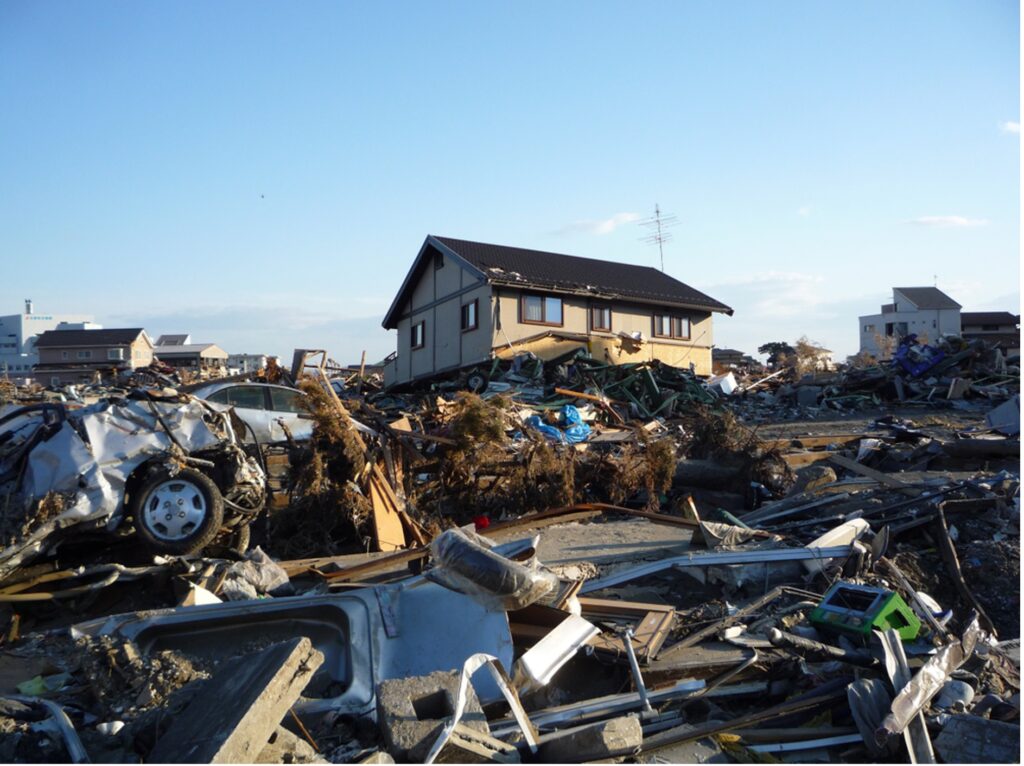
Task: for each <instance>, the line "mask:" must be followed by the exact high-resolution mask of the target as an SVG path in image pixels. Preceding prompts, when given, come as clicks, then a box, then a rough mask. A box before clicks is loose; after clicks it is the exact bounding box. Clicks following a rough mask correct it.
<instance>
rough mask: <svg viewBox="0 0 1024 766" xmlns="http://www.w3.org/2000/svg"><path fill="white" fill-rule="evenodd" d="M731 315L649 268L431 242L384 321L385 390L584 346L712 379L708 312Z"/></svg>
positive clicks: (614, 358) (604, 355)
mask: <svg viewBox="0 0 1024 766" xmlns="http://www.w3.org/2000/svg"><path fill="white" fill-rule="evenodd" d="M715 313H723V314H729V315H731V314H732V313H733V312H732V309H731V308H729V307H728V306H726V305H725V304H724V303H720V302H719V301H716V300H715V299H714V298H711V297H710V296H708V295H705V294H704V293H702V292H700V291H698V290H695V289H694V288H692V287H690V286H689V285H686V284H684V283H682V282H680V281H679V280H677V279H673V278H672V277H670V276H669V275H668V274H665V273H663V272H661V271H658V270H657V269H654V268H650V267H648V266H633V265H630V264H625V263H614V262H611V261H601V260H596V259H593V258H580V257H578V256H573V255H561V254H558V253H547V252H542V251H538V250H525V249H522V248H518V247H505V246H503V245H488V244H483V243H480V242H468V241H465V240H459V239H451V238H448V237H435V236H428V237H427V238H426V240H425V241H424V243H423V246H422V247H421V248H420V251H419V253H418V254H417V256H416V259H415V261H414V262H413V264H412V267H411V268H410V269H409V273H408V274H407V275H406V277H405V280H404V281H403V282H402V286H401V288H400V289H399V291H398V294H397V295H396V296H395V299H394V301H393V302H392V304H391V308H390V309H388V312H387V315H386V316H385V317H384V321H383V326H384V327H385V329H388V330H398V344H397V346H398V347H397V350H396V352H395V354H394V355H393V356H392V357H390V358H389V359H388V360H387V362H386V365H385V368H384V380H385V383H386V384H387V385H393V384H396V383H406V382H409V381H413V380H417V379H420V378H427V377H430V376H432V375H436V374H438V373H442V372H445V371H449V370H457V369H459V368H461V367H466V366H469V365H474V364H477V363H480V362H482V361H485V360H487V359H490V358H492V357H494V356H503V357H508V356H513V355H515V354H516V353H519V352H521V351H531V352H533V353H535V354H536V355H537V356H539V357H540V358H542V359H550V358H553V357H556V356H559V355H561V354H564V353H565V352H567V351H572V350H573V349H576V348H581V347H583V348H585V349H587V351H588V352H589V353H590V354H591V355H592V356H595V357H597V358H599V359H604V360H605V361H606V362H607V363H609V364H620V363H626V362H640V361H647V360H652V359H658V360H661V361H662V362H665V363H667V364H670V365H673V366H677V367H689V366H690V365H691V364H692V365H693V366H694V369H695V370H696V372H697V373H698V374H700V375H710V374H711V346H712V344H713V340H714V338H713V333H712V315H713V314H715Z"/></svg>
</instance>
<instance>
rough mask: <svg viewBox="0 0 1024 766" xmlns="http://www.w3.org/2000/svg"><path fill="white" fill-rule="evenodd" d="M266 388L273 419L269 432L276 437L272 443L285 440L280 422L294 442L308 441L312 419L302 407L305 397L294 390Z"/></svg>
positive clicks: (275, 387)
mask: <svg viewBox="0 0 1024 766" xmlns="http://www.w3.org/2000/svg"><path fill="white" fill-rule="evenodd" d="M267 388H268V389H269V390H270V410H271V416H272V418H273V423H272V425H271V432H272V433H273V434H275V437H276V438H275V439H274V441H284V440H285V439H286V438H287V437H286V436H285V433H284V429H283V428H282V427H281V423H282V422H283V423H284V425H285V426H286V427H287V428H288V433H290V434H291V435H292V438H294V439H295V440H296V441H308V440H309V438H310V437H311V436H312V435H313V419H312V417H311V416H310V414H309V411H308V410H307V409H306V408H305V407H304V406H303V400H304V399H305V398H306V395H305V394H304V393H302V392H301V391H297V390H296V389H294V388H283V387H281V386H268V387H267Z"/></svg>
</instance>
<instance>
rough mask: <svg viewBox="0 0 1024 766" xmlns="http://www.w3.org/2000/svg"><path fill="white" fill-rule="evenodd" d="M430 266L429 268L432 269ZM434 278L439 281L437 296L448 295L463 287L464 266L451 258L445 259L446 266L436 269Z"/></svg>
mask: <svg viewBox="0 0 1024 766" xmlns="http://www.w3.org/2000/svg"><path fill="white" fill-rule="evenodd" d="M432 269H433V266H430V268H429V269H428V271H429V270H432ZM434 279H435V281H436V283H437V290H436V291H435V296H436V297H437V298H443V297H444V296H446V295H451V294H452V293H455V292H458V291H459V289H460V288H461V287H462V267H461V266H459V265H458V264H457V263H455V261H453V260H452V259H451V258H447V257H446V258H445V259H444V266H442V267H441V268H440V269H437V270H435V271H434Z"/></svg>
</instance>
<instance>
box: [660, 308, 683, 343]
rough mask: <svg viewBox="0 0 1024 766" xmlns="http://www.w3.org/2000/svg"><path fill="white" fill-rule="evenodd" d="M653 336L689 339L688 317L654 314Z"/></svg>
mask: <svg viewBox="0 0 1024 766" xmlns="http://www.w3.org/2000/svg"><path fill="white" fill-rule="evenodd" d="M654 336H655V337H656V338H675V339H676V340H689V339H690V318H689V317H679V316H672V315H670V314H655V315H654Z"/></svg>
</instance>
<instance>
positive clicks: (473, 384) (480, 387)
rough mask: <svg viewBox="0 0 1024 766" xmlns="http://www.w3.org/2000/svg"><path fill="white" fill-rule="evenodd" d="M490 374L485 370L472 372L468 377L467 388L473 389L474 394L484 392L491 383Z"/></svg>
mask: <svg viewBox="0 0 1024 766" xmlns="http://www.w3.org/2000/svg"><path fill="white" fill-rule="evenodd" d="M489 377H490V376H488V375H487V374H486V373H483V372H474V373H471V374H470V376H469V377H468V378H466V388H468V389H469V390H470V391H472V392H473V393H474V394H482V393H483V392H484V390H485V389H486V388H487V384H488V383H490V379H489Z"/></svg>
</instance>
